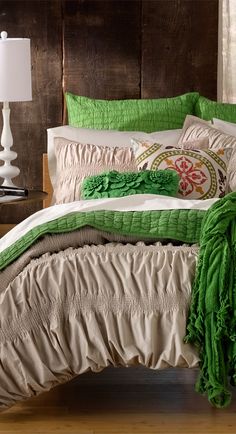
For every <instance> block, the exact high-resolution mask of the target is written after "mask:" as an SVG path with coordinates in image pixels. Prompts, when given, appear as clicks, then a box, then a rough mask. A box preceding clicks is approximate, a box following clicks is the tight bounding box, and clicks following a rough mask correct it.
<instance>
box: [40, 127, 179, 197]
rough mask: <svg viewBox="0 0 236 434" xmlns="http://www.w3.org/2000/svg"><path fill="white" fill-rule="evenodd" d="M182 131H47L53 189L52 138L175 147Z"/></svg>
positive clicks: (64, 128)
mask: <svg viewBox="0 0 236 434" xmlns="http://www.w3.org/2000/svg"><path fill="white" fill-rule="evenodd" d="M181 131H182V130H166V131H157V132H154V133H143V132H136V131H114V130H93V129H89V128H76V127H71V126H69V125H64V126H61V127H55V128H48V129H47V153H48V168H49V176H50V179H51V183H52V186H53V188H55V182H56V171H57V168H56V157H55V152H54V138H55V137H63V138H65V139H67V140H73V141H77V142H80V143H82V144H87V143H88V144H91V145H98V146H110V147H115V146H118V147H125V148H126V147H127V148H129V147H130V140H131V138H139V139H142V140H149V141H152V140H153V141H157V142H158V143H161V144H163V145H176V144H177V143H178V140H179V137H180V135H181Z"/></svg>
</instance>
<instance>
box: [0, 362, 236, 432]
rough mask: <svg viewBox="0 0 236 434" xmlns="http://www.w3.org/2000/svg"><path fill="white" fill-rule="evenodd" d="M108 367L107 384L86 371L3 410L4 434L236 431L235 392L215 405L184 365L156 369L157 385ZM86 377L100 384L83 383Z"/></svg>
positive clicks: (1, 428) (0, 419)
mask: <svg viewBox="0 0 236 434" xmlns="http://www.w3.org/2000/svg"><path fill="white" fill-rule="evenodd" d="M109 371H110V372H109V376H110V377H111V376H113V384H108V383H106V382H105V384H104V378H105V375H106V374H105V373H100V374H84V375H82V376H81V377H79V378H78V379H77V381H76V382H75V381H73V382H71V383H68V384H66V385H64V386H59V387H57V388H55V389H54V390H51V391H50V392H48V393H44V394H43V395H41V396H39V397H37V398H34V399H31V400H28V401H26V402H24V403H21V404H18V405H16V406H14V407H12V409H10V410H8V411H6V412H4V413H2V414H1V417H0V432H1V434H10V433H11V434H28V433H34V434H53V433H58V434H59V433H60V434H62V433H63V434H72V433H73V434H75V433H76V434H235V426H236V394H235V393H233V402H232V404H231V406H230V407H229V408H227V409H225V410H217V409H214V408H212V407H211V406H210V404H209V403H208V402H207V399H206V398H204V397H201V396H200V395H198V394H197V393H196V392H195V391H194V385H193V380H194V381H195V378H196V375H194V376H193V375H192V372H191V370H188V372H185V373H184V375H185V380H186V381H185V380H184V376H183V373H182V369H179V370H177V369H175V370H172V369H169V370H167V371H158V372H155V375H156V378H157V380H156V382H155V383H153V384H152V383H151V382H149V384H136V385H135V384H133V383H132V382H130V383H129V381H128V380H127V379H128V378H129V375H131V377H132V376H133V374H132V372H133V368H130V369H118V370H117V369H113V372H112V370H111V369H110V370H109ZM143 371H144V370H143V369H141V372H143ZM184 371H186V370H184ZM124 372H126V374H124ZM149 372H150V371H149ZM134 373H135V374H136V376H137V370H136V369H134ZM124 375H125V378H126V381H125V382H124V381H123V376H124ZM149 375H150V377H154V373H150V374H146V377H148V376H149ZM84 376H85V377H87V378H89V377H92V376H93V377H97V378H99V377H101V382H100V383H99V382H97V383H96V384H93V383H90V384H88V382H87V384H86V383H83V382H80V380H81V379H82V378H83V377H84ZM144 376H145V375H144ZM178 376H180V379H181V381H177V382H176V380H178ZM188 376H189V379H190V381H189V380H188ZM116 378H117V381H116V380H115V379H116ZM92 381H94V380H92ZM98 381H99V380H98ZM175 382H176V383H175Z"/></svg>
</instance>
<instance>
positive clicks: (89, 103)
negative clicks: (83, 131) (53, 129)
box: [66, 92, 199, 133]
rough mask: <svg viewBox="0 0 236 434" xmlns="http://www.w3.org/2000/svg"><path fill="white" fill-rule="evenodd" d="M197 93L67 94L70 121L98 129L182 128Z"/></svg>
mask: <svg viewBox="0 0 236 434" xmlns="http://www.w3.org/2000/svg"><path fill="white" fill-rule="evenodd" d="M198 97H199V94H198V93H197V92H191V93H186V94H184V95H180V96H176V97H174V98H159V99H126V100H113V101H108V100H101V99H92V98H87V97H84V96H78V95H73V94H72V93H69V92H67V93H66V103H67V110H68V117H69V124H70V125H72V126H74V127H83V128H97V129H99V130H103V129H105V130H106V129H107V130H121V131H140V130H142V131H144V132H147V133H148V132H152V131H161V130H169V129H175V128H182V126H183V123H184V119H185V116H186V115H187V114H193V113H194V106H195V103H196V101H197V99H198Z"/></svg>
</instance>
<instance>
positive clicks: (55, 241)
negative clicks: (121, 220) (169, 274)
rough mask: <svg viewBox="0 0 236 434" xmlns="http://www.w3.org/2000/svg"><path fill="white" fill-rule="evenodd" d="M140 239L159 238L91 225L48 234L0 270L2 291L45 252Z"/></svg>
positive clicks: (131, 241) (149, 240) (150, 242)
mask: <svg viewBox="0 0 236 434" xmlns="http://www.w3.org/2000/svg"><path fill="white" fill-rule="evenodd" d="M140 240H141V241H145V242H146V243H147V244H152V243H154V242H156V241H157V239H153V240H152V239H151V238H147V239H146V238H145V237H140V236H139V237H134V236H128V235H120V234H115V233H114V234H113V233H109V232H105V231H100V230H98V229H94V228H91V227H89V226H85V227H83V228H80V229H78V230H77V231H73V232H68V233H62V234H53V235H46V236H44V237H42V238H41V239H39V240H38V241H37V243H35V244H33V245H32V246H31V247H30V248H29V249H27V250H26V252H24V253H23V254H22V255H21V256H20V257H19V258H18V259H16V260H15V261H14V262H13V263H11V264H10V265H9V266H8V267H7V268H5V269H4V270H2V271H0V293H1V291H4V289H5V288H6V287H7V285H9V283H10V282H11V281H12V280H13V279H14V278H15V277H16V276H17V275H18V274H19V273H20V272H21V271H22V270H23V268H24V267H25V266H26V265H28V264H29V263H30V261H31V259H35V258H38V257H39V256H41V255H43V254H44V253H45V252H47V253H55V252H59V251H60V250H65V249H66V248H68V247H74V248H76V247H83V246H84V245H86V244H88V245H91V244H94V245H99V244H101V245H103V244H106V243H108V242H114V243H131V244H135V243H137V242H138V241H140Z"/></svg>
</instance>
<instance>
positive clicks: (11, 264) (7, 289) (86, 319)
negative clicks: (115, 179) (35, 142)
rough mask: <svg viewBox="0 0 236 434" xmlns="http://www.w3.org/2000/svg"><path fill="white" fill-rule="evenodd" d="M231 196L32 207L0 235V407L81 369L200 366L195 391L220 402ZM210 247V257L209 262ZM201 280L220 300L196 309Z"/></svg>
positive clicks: (223, 397)
mask: <svg viewBox="0 0 236 434" xmlns="http://www.w3.org/2000/svg"><path fill="white" fill-rule="evenodd" d="M80 134H81V131H80ZM67 139H68V138H67ZM63 140H64V138H63ZM102 140H103V141H104V137H103V139H102ZM163 140H164V139H163ZM168 140H170V139H169V138H168ZM71 142H72V138H70V137H69V143H70V145H71ZM72 145H73V144H72ZM141 145H142V146H143V144H141ZM60 146H61V145H60ZM145 146H146V145H145ZM60 149H61V148H60ZM62 149H65V142H64V141H63V146H62ZM66 149H67V148H66ZM113 149H116V148H113ZM99 152H100V151H99ZM114 152H115V151H114ZM119 152H121V151H119ZM122 152H123V151H122ZM175 152H176V151H175ZM191 152H192V151H191ZM198 152H200V151H198ZM119 155H120V154H119ZM63 161H64V160H63ZM119 161H120V160H119ZM50 164H52V163H50ZM124 167H126V166H124ZM49 168H50V167H49ZM112 169H113V167H112ZM59 172H60V171H59ZM60 175H61V172H60ZM67 177H68V173H67ZM52 179H53V177H51V180H52ZM48 186H49V188H50V182H49V179H48V171H47V156H44V188H45V189H46V190H47V191H49V190H48ZM54 191H55V190H54ZM49 193H50V192H49ZM235 200H236V197H235V194H234V193H230V194H228V195H226V196H225V197H224V198H222V199H219V198H209V199H206V200H198V199H189V200H188V199H186V198H185V199H183V198H172V197H167V196H164V195H153V194H132V195H125V196H123V197H115V198H112V197H109V198H104V197H102V198H100V199H94V200H93V199H91V200H70V201H69V203H57V204H55V205H53V206H50V207H49V208H45V209H43V210H41V211H39V212H37V213H36V214H34V215H33V216H31V217H29V218H28V219H26V220H25V221H23V222H22V223H20V224H19V225H18V226H17V227H15V228H14V229H13V230H12V231H11V232H9V233H8V234H7V235H6V236H5V237H3V238H2V239H1V241H0V270H1V274H0V276H1V278H0V294H1V295H0V300H1V302H0V309H1V315H0V360H1V363H0V408H1V410H4V409H5V408H8V407H9V406H11V405H13V404H14V403H15V402H17V401H19V400H22V399H27V398H29V397H31V396H35V395H38V394H39V393H41V392H44V391H46V390H49V389H51V388H52V387H54V386H56V385H58V384H61V383H64V382H66V381H69V380H70V379H72V378H74V377H75V376H77V375H79V374H81V373H84V372H86V371H88V370H92V371H94V372H98V371H101V370H102V369H104V368H105V367H108V366H116V367H119V366H123V367H132V366H138V365H142V366H146V367H148V368H151V369H163V368H169V367H188V368H193V367H197V366H198V365H199V361H200V366H201V367H202V371H201V373H202V375H201V377H200V383H201V384H200V386H199V390H200V391H203V392H205V393H207V394H208V397H209V399H210V401H211V402H212V404H214V405H216V406H219V407H222V406H225V405H227V404H228V403H229V401H230V393H229V392H228V388H227V383H226V382H225V379H226V374H227V373H228V372H226V371H225V369H226V368H225V366H226V365H227V363H228V360H230V369H231V371H232V370H233V365H234V360H232V358H229V359H227V358H224V357H223V355H222V353H223V352H224V348H225V345H226V341H225V339H226V337H227V339H228V340H229V341H230V342H229V343H228V344H227V345H228V346H227V350H228V347H230V351H231V352H230V354H231V355H233V354H234V352H233V350H232V345H234V344H233V342H234V338H233V337H232V334H233V327H234V323H233V320H234V318H233V316H232V323H230V324H228V322H227V317H228V315H229V313H230V314H231V313H232V309H233V305H234V303H233V301H232V294H233V291H234V267H233V265H234V262H232V263H230V258H234V255H233V252H234V250H233V249H234V245H235V244H234V238H233V237H234V219H235ZM222 216H224V219H223V218H222ZM216 229H217V230H216ZM213 242H214V243H215V244H214V249H216V251H217V252H218V256H217V261H216V257H215V256H214V255H213V256H214V257H212V258H210V256H211V255H210V253H209V252H212V243H213ZM222 246H223V249H222ZM199 249H200V251H199ZM214 249H213V251H214ZM199 255H200V260H199ZM222 255H223V256H222ZM198 260H199V261H198ZM197 262H199V263H200V268H199V267H198V273H197V279H196V280H197V284H196V285H195V288H194V290H195V292H194V297H193V301H192V302H191V294H192V287H193V282H194V278H195V277H196V265H197ZM222 263H224V265H225V267H224V269H220V267H219V265H220V264H222ZM206 270H207V272H206ZM214 273H215V275H216V276H218V277H219V276H222V277H220V282H219V279H218V280H217V279H216V280H217V281H215V279H214V278H213V276H214ZM229 276H230V281H229ZM204 279H205V280H204ZM211 281H213V286H212V284H211ZM206 282H207V285H209V288H211V289H212V288H213V289H212V290H213V291H215V295H216V294H217V295H219V297H220V298H219V299H217V302H216V303H215V304H214V303H213V302H212V300H211V299H210V302H209V304H207V302H206V300H205V301H204V303H203V302H202V294H203V292H204V288H206ZM222 289H224V291H221V290H222ZM208 298H209V297H208ZM219 300H220V302H219V303H218V301H219ZM208 301H209V300H208ZM229 302H231V304H229ZM191 303H192V306H193V307H192V312H191V315H190V319H189V320H188V315H189V308H190V304H191ZM203 304H204V306H203ZM210 305H211V309H212V310H211V311H209V312H210V315H213V317H214V315H215V316H217V319H216V321H215V319H214V318H213V317H212V318H211V320H212V324H211V326H210V327H209V328H207V326H206V322H205V319H204V318H203V315H204V312H206V310H207V309H208V307H209V306H210ZM204 309H205V310H204ZM209 309H210V307H209ZM196 312H197V313H198V314H199V316H198V317H197V316H196ZM209 312H208V314H209ZM212 312H213V313H212ZM208 320H209V315H208V316H207V321H208ZM187 321H188V322H189V329H188V338H189V339H188V340H189V342H187V340H185V339H184V338H185V336H186V334H187V331H186V326H187ZM204 327H205V328H204ZM213 328H214V330H213ZM206 330H207V333H208V335H207V336H206V335H205V334H204V333H205V332H206ZM215 338H216V339H217V343H215V348H213V349H209V348H208V347H209V343H210V342H211V341H212V339H215ZM194 344H198V348H197V347H196V345H194ZM230 344H232V345H231V346H230ZM203 353H204V354H203ZM211 357H216V360H215V364H214V361H213V362H212V360H210V361H209V358H211ZM219 361H220V362H221V363H222V366H221V367H220V368H219V366H218V365H219ZM231 374H232V372H231ZM231 377H232V378H233V375H231Z"/></svg>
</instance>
